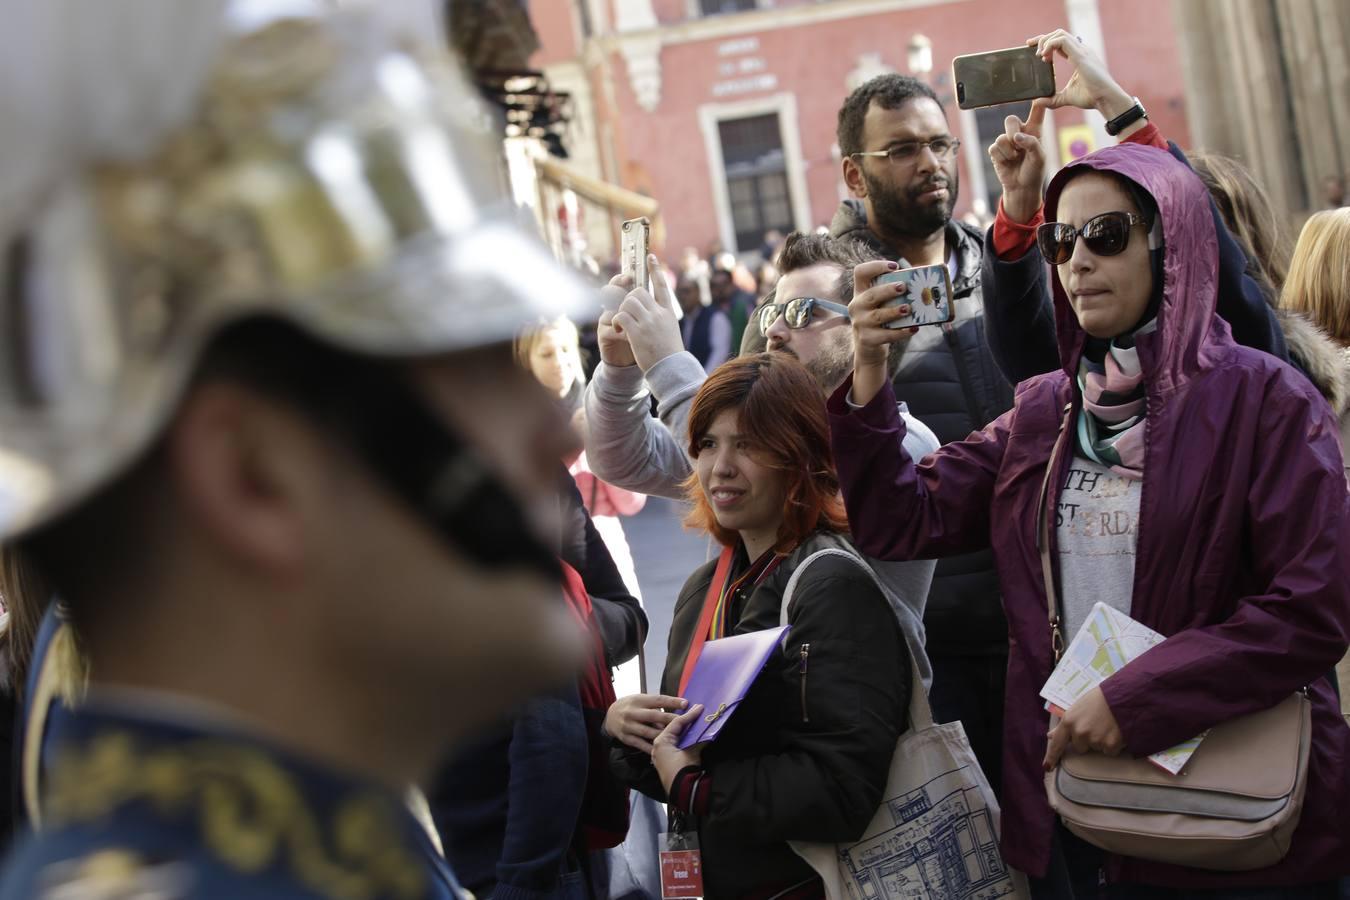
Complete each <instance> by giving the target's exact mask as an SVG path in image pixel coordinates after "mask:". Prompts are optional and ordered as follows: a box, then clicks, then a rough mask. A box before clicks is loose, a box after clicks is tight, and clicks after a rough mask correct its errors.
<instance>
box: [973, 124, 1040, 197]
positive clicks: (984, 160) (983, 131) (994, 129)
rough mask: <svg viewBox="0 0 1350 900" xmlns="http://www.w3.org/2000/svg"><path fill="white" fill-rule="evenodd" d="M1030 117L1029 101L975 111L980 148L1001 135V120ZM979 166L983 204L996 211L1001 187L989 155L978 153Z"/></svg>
mask: <svg viewBox="0 0 1350 900" xmlns="http://www.w3.org/2000/svg"><path fill="white" fill-rule="evenodd" d="M1029 115H1031V101H1030V100H1026V101H1023V102H1021V103H1004V104H1003V105H1001V106H986V107H984V108H983V109H977V110H975V132H976V135H977V138H978V141H979V145H980V146H981V147H988V146H989V145H990V144H992V143H993V142H994V141H996V140H998V136H999V135H1000V134H1003V120H1004V119H1006V118H1008V116H1017V118H1019V119H1021V120H1022V121H1023V122H1025V121H1026V120H1027V116H1029ZM980 165H981V166H982V167H983V169H984V192H985V195H986V196H985V202H987V203H988V204H989V207H988V208H989V209H990V210H995V209H998V201H999V198H1000V197H1002V196H1003V185H1001V184H999V180H998V174H997V173H996V172H995V171H994V163H993V161H992V160H991V159H989V154H988V153H984V152H981V153H980Z"/></svg>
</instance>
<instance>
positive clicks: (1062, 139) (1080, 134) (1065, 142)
mask: <svg viewBox="0 0 1350 900" xmlns="http://www.w3.org/2000/svg"><path fill="white" fill-rule="evenodd" d="M1096 149H1097V135H1096V133H1095V132H1094V131H1093V130H1092V126H1091V125H1065V126H1063V127H1062V128H1060V129H1059V161H1060V165H1064V164H1066V163H1071V162H1073V161H1074V160H1075V159H1078V158H1079V157H1083V156H1087V155H1088V154H1089V153H1091V152H1092V151H1093V150H1096Z"/></svg>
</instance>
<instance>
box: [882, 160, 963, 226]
mask: <svg viewBox="0 0 1350 900" xmlns="http://www.w3.org/2000/svg"><path fill="white" fill-rule="evenodd" d="M862 177H863V181H864V182H865V183H866V185H867V196H868V197H870V198H871V200H872V204H871V206H872V216H873V218H875V220H876V221H874V222H869V223H868V224H869V225H870V226H872V228H874V229H879V233H880V232H884V233H886V234H898V235H905V236H908V237H928V236H929V235H931V234H932V233H933V232H935V231H941V230H942V229H944V228H946V227H947V223H948V222H950V221H951V219H952V210H953V209H955V208H956V197H957V193H958V191H959V189H960V185H961V176H960V174H959V173H958V172H952V175H951V178H950V179H948V178H947V176H946V175H938V176H935V177H933V178H930V179H928V180H927V181H924V182H922V183H920V184H917V185H915V186H914V187H912V188H910V189H909V190H907V191H902V190H901V189H899V188H896V187H894V186H892V185H889V184H884V183H882V182H880V181H877V180H876V179H874V178H873V177H872V176H871V175H869V174H868V173H867V172H866V171H864V172H863V173H862ZM944 182H945V183H946V187H947V201H946V202H945V203H940V204H938V205H937V206H932V205H929V204H921V203H919V200H918V197H919V195H920V194H922V193H923V192H924V191H926V190H931V189H932V188H933V187H935V186H936V185H937V184H942V183H944Z"/></svg>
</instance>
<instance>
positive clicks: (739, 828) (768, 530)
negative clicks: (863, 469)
mask: <svg viewBox="0 0 1350 900" xmlns="http://www.w3.org/2000/svg"><path fill="white" fill-rule="evenodd" d="M689 441H690V455H691V456H692V457H693V458H694V475H693V476H692V477H691V478H690V480H689V485H688V487H689V496H690V499H691V501H692V502H693V505H694V509H693V512H692V513H691V514H690V516H689V520H688V523H689V524H690V525H691V526H692V527H695V528H700V529H703V530H706V531H708V532H709V533H711V534H712V535H713V537H715V538H716V539H717V540H718V542H719V543H721V544H722V546H723V548H724V549H723V551H722V552H723V556H724V557H725V559H726V560H727V561H728V562H729V567H728V566H726V565H723V566H722V568H724V569H726V572H725V575H724V577H723V578H722V579H720V583H719V579H718V578H717V577H716V576H717V574H718V570H719V563H720V562H721V560H718V561H714V562H709V563H708V564H706V565H704V566H702V567H701V568H699V569H698V570H697V571H695V572H694V574H693V575H691V576H690V577H689V580H688V581H687V582H686V583H685V586H684V589H683V590H682V591H681V592H680V597H679V600H678V602H677V603H676V606H675V613H674V621H673V622H672V624H671V630H670V642H669V655H668V657H667V661H666V668H665V673H664V676H663V677H662V680H661V690H662V692H663V695H658V696H652V695H638V696H633V697H625V698H623V699H622V700H620V701H618V702H617V703H616V704H615V705H614V706H613V707H612V708H611V711H610V714H609V716H608V717H607V718H606V720H605V725H606V729H607V730H608V732H609V733H610V734H611V735H612V736H613V737H614V739H615V741H616V749H615V752H614V754H613V762H614V765H615V769H616V771H617V772H618V773H619V774H620V777H622V778H623V779H625V780H626V781H628V782H629V783H630V784H632V785H633V786H634V787H636V788H638V789H639V790H642V791H643V792H644V793H647V794H649V795H651V796H653V797H656V798H657V799H661V800H666V799H669V803H670V811H671V815H672V818H673V819H675V820H676V821H674V822H673V824H672V827H673V828H674V829H676V830H683V831H697V833H698V837H699V844H700V848H701V851H702V854H703V878H704V890H705V896H709V897H775V896H776V897H817V896H824V889H823V887H822V886H821V883H820V881H819V880H818V879H817V878H816V876H815V875H814V873H813V872H812V870H811V869H810V867H809V866H807V864H806V863H805V862H803V861H802V860H801V859H800V858H798V857H797V856H796V855H795V854H794V853H793V851H792V850H791V848H790V847H789V846H788V844H787V842H788V841H789V840H803V841H829V842H837V841H849V840H855V839H857V838H859V837H861V836H862V832H863V830H864V829H865V828H866V827H867V824H868V822H869V820H870V819H871V817H872V815H873V814H874V813H875V812H876V810H877V807H878V805H879V804H880V802H881V799H882V792H883V790H884V788H885V786H886V775H887V772H888V769H889V766H890V761H891V754H892V752H893V751H894V749H895V742H896V739H897V738H898V737H899V735H900V732H901V731H902V730H903V729H904V728H905V723H906V722H907V719H908V716H907V713H908V703H909V696H910V663H909V651H908V650H907V649H906V644H905V639H904V635H903V634H902V633H901V630H900V626H899V624H898V623H897V621H896V617H895V614H894V613H893V612H892V611H891V607H890V604H889V603H888V601H887V599H886V596H885V595H884V594H883V593H882V592H881V590H880V589H879V588H878V587H877V586H876V585H875V583H874V582H873V580H872V578H871V577H870V576H869V575H868V574H867V572H865V571H864V570H863V569H862V568H860V567H859V566H858V565H856V564H854V563H853V562H850V561H849V560H847V559H843V558H840V557H826V558H824V559H821V560H818V561H816V562H813V563H812V564H811V566H810V568H809V569H807V570H806V571H805V572H804V573H803V575H802V577H801V579H800V580H799V581H798V584H797V587H796V589H795V592H794V594H793V598H792V604H791V606H790V608H789V610H788V618H789V621H790V622H791V624H792V630H791V631H790V632H789V633H788V641H787V646H786V647H785V648H783V649H782V650H780V651H778V652H777V653H775V655H774V656H773V657H771V659H770V661H769V664H768V665H767V666H766V667H765V670H764V671H763V672H762V673H761V674H760V676H759V678H758V680H757V681H756V682H755V684H754V686H753V687H752V688H751V689H750V692H749V693H748V694H747V696H746V697H745V699H744V700H743V701H742V702H741V703H740V704H739V705H738V707H737V711H736V714H735V716H734V717H733V718H732V719H731V720H730V721H729V722H728V723H727V725H726V727H725V728H724V730H723V731H722V732H721V734H720V735H718V737H717V739H716V740H715V741H713V742H712V743H710V744H707V745H705V746H704V747H702V749H700V748H698V747H695V748H692V749H691V750H688V751H680V750H677V749H676V747H675V743H674V739H675V738H676V737H678V735H679V734H680V733H681V732H682V731H683V728H684V725H685V724H686V722H687V721H689V720H690V719H692V717H693V716H695V715H697V714H698V713H699V711H700V710H699V708H698V707H695V708H694V709H690V710H688V711H687V712H685V713H684V714H683V715H681V716H679V717H678V718H677V717H676V715H675V714H673V713H671V712H667V711H666V710H672V709H673V710H680V709H683V707H684V701H682V700H680V699H679V697H678V696H677V695H678V694H679V693H680V690H681V682H682V676H683V675H684V674H685V669H686V665H685V663H686V659H687V658H688V656H689V650H690V646H691V644H693V643H694V642H695V638H696V632H698V631H702V629H700V627H699V626H700V624H701V622H702V621H704V616H703V610H704V607H705V605H711V609H712V617H711V624H710V625H709V626H708V630H707V632H706V633H705V634H703V635H702V636H703V637H704V638H718V637H723V636H729V635H733V634H744V633H747V632H752V631H759V630H762V629H766V628H773V627H776V626H777V625H778V622H779V611H780V604H781V602H782V598H783V592H784V589H785V588H786V587H787V583H788V579H789V578H790V577H791V576H792V572H793V570H794V569H795V568H796V567H797V565H798V563H799V562H801V561H802V560H804V559H806V558H807V557H808V556H810V555H811V554H812V553H814V552H815V551H817V550H820V549H824V548H826V547H847V546H848V545H847V543H846V541H845V538H844V532H845V529H846V527H847V525H846V522H845V519H844V509H843V505H842V503H841V501H840V498H839V483H838V480H837V478H836V476H835V471H834V463H833V461H832V460H831V458H830V446H829V428H828V426H827V424H826V418H825V408H824V404H823V403H822V402H821V397H820V388H819V386H818V385H817V384H816V383H815V381H814V380H813V379H812V378H811V376H810V375H809V374H808V373H807V371H806V369H805V368H803V367H802V366H801V364H800V363H798V362H797V361H796V360H795V359H792V358H791V357H789V356H787V355H786V354H780V353H766V354H761V355H758V356H753V357H748V358H746V357H743V358H740V359H737V360H735V361H732V362H729V363H726V364H725V365H723V366H722V367H720V368H719V369H717V371H715V372H714V373H713V374H712V375H711V376H710V377H709V378H708V380H707V381H706V382H704V384H703V387H702V388H701V389H700V390H699V392H698V395H697V396H696V397H695V398H694V403H693V406H692V409H691V411H690V416H689ZM653 746H654V747H655V750H654V753H653Z"/></svg>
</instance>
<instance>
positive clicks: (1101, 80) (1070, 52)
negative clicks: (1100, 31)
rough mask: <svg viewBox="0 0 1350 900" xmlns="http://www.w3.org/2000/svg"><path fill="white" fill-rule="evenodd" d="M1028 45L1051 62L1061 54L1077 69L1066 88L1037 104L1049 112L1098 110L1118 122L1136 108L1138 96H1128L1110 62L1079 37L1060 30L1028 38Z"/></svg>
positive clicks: (1038, 55) (1043, 58) (1108, 118)
mask: <svg viewBox="0 0 1350 900" xmlns="http://www.w3.org/2000/svg"><path fill="white" fill-rule="evenodd" d="M1027 46H1028V47H1030V48H1032V50H1033V52H1034V53H1035V55H1036V56H1037V57H1038V58H1039V59H1041V60H1044V61H1045V62H1047V63H1050V62H1051V61H1052V60H1053V59H1054V56H1055V54H1056V53H1058V54H1059V55H1060V56H1062V57H1064V58H1065V59H1067V60H1068V61H1069V62H1071V63H1073V66H1074V70H1073V74H1072V75H1071V76H1069V81H1068V83H1067V84H1065V85H1064V89H1063V90H1062V91H1058V92H1053V95H1052V96H1050V97H1048V98H1047V99H1045V100H1037V101H1036V103H1037V105H1044V106H1045V107H1046V108H1048V109H1061V108H1063V107H1076V108H1077V109H1095V110H1097V111H1098V112H1100V113H1101V114H1102V115H1103V116H1104V117H1105V118H1106V119H1107V120H1110V119H1114V118H1115V117H1116V116H1118V115H1120V114H1121V113H1123V112H1125V111H1126V110H1127V109H1129V108H1130V107H1131V106H1133V105H1134V97H1133V96H1131V95H1130V94H1128V93H1126V92H1125V89H1124V88H1122V87H1121V86H1120V84H1119V83H1117V82H1116V80H1115V78H1113V77H1112V76H1111V73H1110V71H1108V70H1107V68H1106V62H1105V61H1104V60H1103V59H1102V58H1101V57H1100V56H1099V55H1098V54H1097V52H1096V51H1095V50H1093V49H1092V48H1091V47H1089V46H1087V45H1086V44H1084V43H1083V41H1082V40H1081V39H1080V38H1079V37H1078V36H1077V35H1073V34H1069V32H1067V31H1065V30H1064V29H1063V28H1057V29H1055V30H1054V31H1052V32H1050V33H1049V34H1038V35H1036V36H1035V37H1032V38H1027ZM1125 133H1126V132H1122V134H1125Z"/></svg>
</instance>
